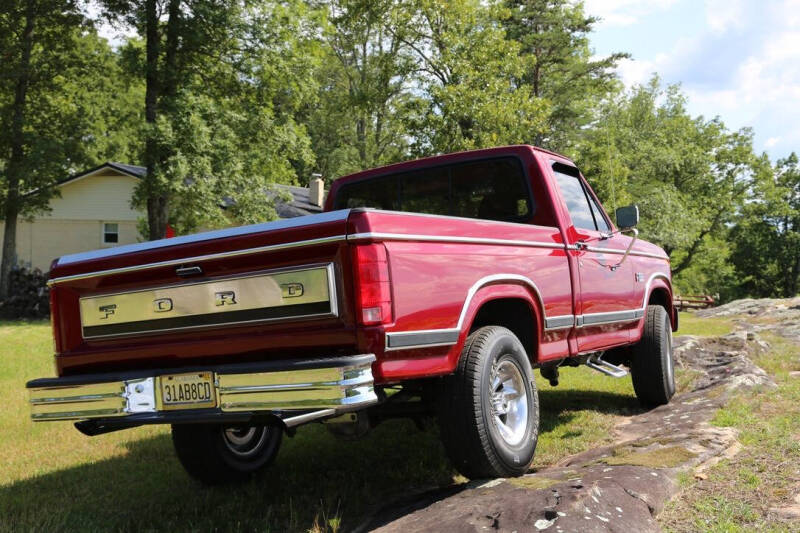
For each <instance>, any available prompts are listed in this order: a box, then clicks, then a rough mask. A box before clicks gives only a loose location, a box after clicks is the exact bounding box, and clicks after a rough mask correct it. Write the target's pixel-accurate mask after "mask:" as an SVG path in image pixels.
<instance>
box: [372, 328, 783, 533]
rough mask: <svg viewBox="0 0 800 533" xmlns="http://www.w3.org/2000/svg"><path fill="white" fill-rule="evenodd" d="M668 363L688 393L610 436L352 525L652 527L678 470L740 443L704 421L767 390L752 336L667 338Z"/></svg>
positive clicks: (760, 346) (558, 530)
mask: <svg viewBox="0 0 800 533" xmlns="http://www.w3.org/2000/svg"><path fill="white" fill-rule="evenodd" d="M675 346H676V349H675V353H676V360H677V362H678V364H680V365H681V366H683V367H684V368H689V369H692V371H693V372H694V373H696V379H695V380H694V385H693V386H692V387H691V390H690V391H689V392H686V393H683V394H680V395H678V396H676V397H675V398H674V399H673V400H672V402H671V403H670V404H669V405H664V406H661V407H658V408H656V409H653V410H651V411H648V412H646V413H642V414H639V415H635V416H631V417H628V418H627V419H626V420H625V421H624V422H623V423H621V424H620V425H619V426H618V427H617V429H616V430H615V433H616V439H615V442H614V443H613V444H611V445H608V446H602V447H599V448H595V449H592V450H589V451H586V452H583V453H580V454H577V455H574V456H571V457H569V458H567V459H566V460H564V461H562V462H560V463H559V464H558V465H555V466H552V467H547V468H543V469H540V470H539V471H537V472H535V473H532V474H528V475H526V476H523V477H521V478H516V479H509V480H504V479H498V480H492V481H489V482H486V483H467V484H464V485H460V486H456V487H450V488H448V489H445V490H444V491H442V490H437V491H432V492H427V493H425V494H418V495H414V496H410V497H409V498H407V499H406V500H404V501H403V502H395V503H394V504H392V505H390V506H387V507H386V508H384V509H383V510H381V511H380V512H378V513H377V514H376V515H375V516H374V517H373V518H372V519H370V520H369V521H368V522H366V523H365V524H363V525H362V526H360V527H359V528H357V531H382V532H406V531H428V530H431V531H440V532H447V531H458V532H462V531H485V530H487V529H489V530H495V531H508V532H512V531H519V532H521V531H552V532H555V533H562V532H565V531H606V532H617V531H619V532H625V533H629V532H630V531H638V532H651V531H652V532H655V531H660V528H659V526H658V524H657V522H656V521H655V519H654V517H655V515H656V514H657V513H658V512H660V511H661V509H663V507H664V505H665V503H666V502H667V501H668V500H669V499H670V498H671V497H672V496H673V495H674V494H676V492H677V490H678V482H677V479H678V476H679V475H680V474H681V473H682V472H695V471H696V472H697V473H698V475H700V476H703V475H704V474H703V471H704V470H707V469H708V468H709V467H710V466H711V465H713V464H715V463H716V462H717V461H719V460H720V458H721V457H730V456H732V455H735V454H736V453H737V452H738V451H739V450H740V449H741V446H740V445H739V443H738V442H737V440H736V431H735V430H733V429H731V428H719V427H715V426H712V425H711V424H710V421H711V418H712V417H713V415H714V413H715V411H716V410H717V409H718V408H719V407H720V406H722V405H724V404H725V402H726V401H727V399H728V398H729V396H730V394H731V392H732V391H733V390H735V389H739V388H750V387H767V388H769V387H774V386H775V384H774V383H773V382H772V380H771V379H770V377H769V376H768V375H767V374H766V373H765V372H764V371H763V370H762V369H760V368H759V367H757V366H756V365H754V364H753V363H752V361H751V360H750V358H749V357H748V353H754V352H755V351H757V350H766V349H768V348H769V346H768V345H766V343H764V342H763V341H761V340H760V339H759V338H758V337H757V336H756V335H752V334H751V335H749V336H748V334H747V333H743V334H738V333H737V334H731V335H728V336H725V337H720V338H694V337H682V338H676V339H675Z"/></svg>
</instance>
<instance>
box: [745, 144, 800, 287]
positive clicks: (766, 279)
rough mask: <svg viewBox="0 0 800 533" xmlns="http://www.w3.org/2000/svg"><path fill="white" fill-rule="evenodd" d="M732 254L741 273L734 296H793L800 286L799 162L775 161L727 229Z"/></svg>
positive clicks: (792, 156)
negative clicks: (728, 229) (733, 223)
mask: <svg viewBox="0 0 800 533" xmlns="http://www.w3.org/2000/svg"><path fill="white" fill-rule="evenodd" d="M730 241H731V243H732V247H733V253H732V256H731V259H732V262H733V264H734V265H735V266H736V270H737V272H738V273H739V274H740V275H739V277H738V278H739V279H738V280H737V281H738V283H737V284H736V285H737V287H736V288H737V289H738V293H737V296H744V295H750V296H761V297H765V296H780V297H784V298H791V297H793V296H796V295H797V294H798V284H800V164H799V163H798V157H797V154H795V153H792V154H790V155H789V157H786V158H784V159H779V160H778V161H777V163H776V164H775V166H774V169H773V171H772V172H771V173H770V174H769V176H768V177H767V178H766V179H764V180H762V181H761V182H760V187H759V188H758V189H757V190H756V194H755V195H754V197H753V198H752V199H751V201H750V202H748V204H747V205H746V206H745V208H744V210H743V216H742V218H741V220H740V221H739V222H738V223H737V224H736V225H735V226H734V227H733V228H732V230H731V233H730Z"/></svg>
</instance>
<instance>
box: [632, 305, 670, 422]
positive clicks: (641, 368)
mask: <svg viewBox="0 0 800 533" xmlns="http://www.w3.org/2000/svg"><path fill="white" fill-rule="evenodd" d="M631 378H632V379H633V390H634V391H636V397H637V398H638V399H639V402H641V404H642V405H644V406H647V407H654V406H657V405H664V404H666V403H669V400H670V398H672V396H673V395H674V394H675V366H674V362H673V359H672V324H671V323H670V320H669V315H668V314H667V311H666V310H665V309H664V308H663V307H661V306H660V305H648V306H647V314H646V315H645V320H644V332H643V333H642V338H641V340H640V341H639V342H638V343H637V344H636V345H635V346H633V349H632V357H631Z"/></svg>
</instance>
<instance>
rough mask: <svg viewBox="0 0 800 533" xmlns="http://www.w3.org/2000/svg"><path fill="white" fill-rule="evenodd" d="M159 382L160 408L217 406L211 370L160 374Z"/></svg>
mask: <svg viewBox="0 0 800 533" xmlns="http://www.w3.org/2000/svg"><path fill="white" fill-rule="evenodd" d="M159 382H160V383H161V407H162V409H165V410H171V409H202V408H205V407H216V406H217V396H216V394H215V390H214V374H213V373H212V372H191V373H187V374H173V375H167V376H161V378H160V379H159Z"/></svg>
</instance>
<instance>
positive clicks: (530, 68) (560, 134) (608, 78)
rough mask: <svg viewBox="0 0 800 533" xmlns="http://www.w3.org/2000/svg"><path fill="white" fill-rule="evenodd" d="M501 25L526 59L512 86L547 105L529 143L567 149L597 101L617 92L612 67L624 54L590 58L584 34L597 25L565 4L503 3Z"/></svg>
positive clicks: (553, 0) (564, 0)
mask: <svg viewBox="0 0 800 533" xmlns="http://www.w3.org/2000/svg"><path fill="white" fill-rule="evenodd" d="M504 4H505V6H506V7H507V9H508V12H509V16H508V17H507V18H505V19H503V26H504V27H505V29H506V33H507V36H508V38H509V39H511V40H513V41H515V42H517V43H519V45H520V53H521V54H524V55H525V56H527V57H528V58H529V59H530V60H529V61H526V68H525V69H524V70H523V72H522V73H521V76H520V79H519V81H518V82H517V83H518V84H520V85H524V86H526V87H528V88H529V89H530V96H531V97H532V98H535V99H544V100H546V101H547V102H548V103H549V109H550V112H549V114H548V116H547V127H546V129H545V131H544V132H542V133H540V134H539V135H537V136H536V137H535V138H534V139H533V142H534V143H535V144H537V145H540V146H544V147H547V148H551V149H553V150H556V151H565V150H567V149H568V147H569V146H571V145H573V144H574V143H575V141H576V137H578V136H579V134H580V132H581V130H582V129H583V128H584V127H586V126H587V125H589V124H590V123H591V122H593V121H594V120H595V118H596V116H595V115H596V111H597V109H598V108H599V104H600V103H601V101H602V100H603V99H604V98H606V97H608V96H609V95H611V94H614V93H616V92H617V91H618V90H619V85H620V84H619V81H618V80H617V77H616V74H615V72H614V68H615V67H616V66H617V63H618V62H619V61H620V60H621V59H624V58H626V57H629V55H628V54H624V53H615V54H612V55H610V56H608V57H604V58H601V59H593V58H592V53H591V49H590V48H589V36H588V35H589V33H590V32H591V31H592V27H593V26H594V24H595V23H596V22H597V21H598V19H597V18H596V17H591V16H586V15H585V14H584V11H583V4H582V3H580V2H578V3H576V2H573V1H571V0H506V1H505V3H504Z"/></svg>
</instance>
